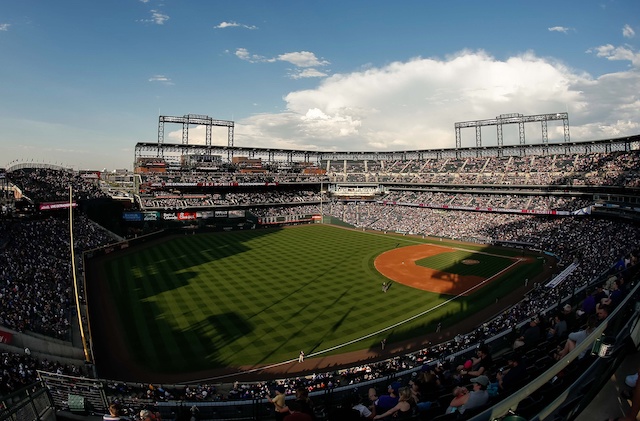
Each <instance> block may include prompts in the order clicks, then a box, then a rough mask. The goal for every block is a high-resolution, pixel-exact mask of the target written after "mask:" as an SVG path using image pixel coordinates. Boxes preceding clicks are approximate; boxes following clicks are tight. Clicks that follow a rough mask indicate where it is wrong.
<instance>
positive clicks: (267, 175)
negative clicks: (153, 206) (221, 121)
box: [141, 151, 640, 190]
mask: <svg viewBox="0 0 640 421" xmlns="http://www.w3.org/2000/svg"><path fill="white" fill-rule="evenodd" d="M318 167H319V169H322V170H326V174H325V175H324V176H320V175H317V174H301V173H299V172H295V173H294V172H290V170H289V169H287V168H283V169H279V168H278V167H277V166H274V167H269V168H268V169H267V168H265V170H264V172H261V173H253V174H245V173H239V172H229V170H228V169H227V170H225V171H216V172H203V171H190V172H177V173H176V172H168V173H145V174H141V177H142V187H143V188H144V189H145V190H154V189H166V188H169V187H171V186H173V187H177V188H180V187H189V186H197V185H200V186H202V185H206V183H210V184H218V185H224V184H229V185H230V184H234V183H235V184H237V185H243V184H246V185H248V184H251V183H257V184H265V183H319V182H321V181H325V182H329V183H341V182H366V183H389V182H395V183H412V184H418V183H433V184H451V185H463V184H466V185H483V184H486V185H501V186H508V185H513V186H516V185H540V186H542V185H597V186H625V187H639V186H640V175H639V172H638V169H639V168H640V154H639V153H638V151H627V152H612V153H588V154H585V153H571V152H569V153H567V154H564V155H559V154H555V155H532V156H503V157H498V156H490V157H461V158H447V159H442V158H424V159H407V160H399V161H377V160H363V161H351V160H335V161H323V162H320V163H319V164H318Z"/></svg>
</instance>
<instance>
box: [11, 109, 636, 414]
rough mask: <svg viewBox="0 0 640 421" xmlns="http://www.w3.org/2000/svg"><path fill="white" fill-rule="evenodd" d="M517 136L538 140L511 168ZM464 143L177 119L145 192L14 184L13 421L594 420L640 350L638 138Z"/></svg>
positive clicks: (131, 181) (112, 179) (134, 175)
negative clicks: (266, 144)
mask: <svg viewBox="0 0 640 421" xmlns="http://www.w3.org/2000/svg"><path fill="white" fill-rule="evenodd" d="M167 124H178V125H181V126H182V130H183V136H182V140H183V142H182V143H180V144H173V143H168V142H165V139H164V132H165V125H167ZM508 124H516V125H519V126H520V127H523V126H524V125H531V126H534V127H540V133H541V135H542V136H541V137H542V139H541V141H536V142H533V143H532V142H531V141H530V140H529V139H525V138H524V133H525V131H524V130H520V131H519V139H518V142H517V144H516V145H505V142H504V141H503V139H502V137H501V134H502V130H501V129H502V126H503V125H508ZM548 124H560V125H561V126H562V132H563V133H564V137H563V139H561V140H559V141H550V140H549V139H548V138H547V133H548V131H547V125H548ZM194 125H195V126H205V127H206V128H207V139H206V141H205V142H204V144H201V143H199V144H192V143H190V142H189V130H188V129H189V127H190V126H194ZM485 126H491V127H493V128H496V127H497V128H498V134H499V136H498V142H497V143H498V144H497V146H483V145H482V139H481V130H480V128H481V127H485ZM220 129H222V130H225V131H226V134H227V144H225V145H214V144H212V143H213V142H212V140H211V136H210V134H211V131H212V130H220ZM454 129H455V134H456V145H455V147H451V148H447V149H425V150H405V151H395V152H367V151H362V152H339V151H326V152H323V151H308V150H290V149H268V148H254V147H251V148H249V147H244V146H236V145H235V144H234V122H233V121H226V120H217V119H214V118H211V117H208V116H205V115H196V114H187V115H184V116H160V117H159V121H158V140H157V142H140V143H137V144H136V145H135V152H134V156H133V157H132V158H133V161H134V167H135V168H134V171H122V172H112V173H107V172H101V171H74V170H71V169H69V168H64V167H61V166H57V165H48V164H34V163H19V164H14V165H12V166H9V167H7V168H3V169H0V192H1V193H2V205H3V207H2V219H0V227H2V229H1V230H0V245H1V246H2V247H1V248H0V256H1V259H2V262H3V267H6V268H7V269H6V270H3V272H2V273H0V276H1V280H2V285H3V286H2V290H1V291H0V293H1V294H2V302H3V311H2V318H1V319H0V332H1V335H2V338H1V339H2V340H1V341H0V347H1V348H2V352H3V370H4V374H3V382H2V390H1V392H0V396H1V398H0V402H2V405H1V406H0V420H29V421H31V420H55V419H100V418H101V417H102V414H105V413H108V412H109V408H110V407H113V406H114V405H117V406H118V408H119V410H120V411H121V413H122V414H124V415H129V416H131V417H137V415H138V414H139V413H141V411H143V412H144V411H148V412H145V413H149V414H154V415H155V416H156V417H157V418H162V419H165V420H170V419H171V420H173V419H175V420H182V419H198V420H247V419H259V420H271V419H282V418H279V416H281V414H280V413H279V412H281V411H280V409H279V406H278V403H277V401H278V399H282V401H284V402H286V405H287V408H288V411H289V415H288V417H291V418H286V419H291V420H294V419H304V420H306V419H313V420H318V421H324V420H327V421H332V420H350V419H360V417H361V416H363V412H358V411H359V409H358V408H360V407H365V408H367V409H366V411H368V414H369V415H365V417H367V416H370V418H373V415H374V413H372V411H375V413H377V414H383V413H385V411H386V410H387V409H388V408H386V407H385V406H384V402H387V401H388V400H389V399H395V400H396V402H400V401H402V400H403V399H404V396H412V397H411V400H412V401H413V402H414V404H411V405H410V410H409V411H408V413H407V414H405V417H406V418H405V419H414V420H452V419H455V420H477V421H480V420H483V421H484V420H505V421H507V420H544V419H552V420H569V419H580V418H579V415H580V414H581V413H583V411H588V408H589V405H590V404H591V403H592V402H593V401H594V399H595V397H596V396H598V394H599V393H600V391H601V390H602V388H603V386H604V385H605V384H606V383H607V382H608V381H609V380H610V378H611V377H612V375H613V374H614V373H615V372H616V370H617V368H618V367H619V366H620V365H621V364H622V362H623V361H624V360H625V358H626V357H627V356H628V355H630V354H633V353H635V352H637V350H638V346H639V345H640V330H639V329H638V326H640V325H639V324H638V321H639V320H640V309H638V306H637V304H636V303H637V301H638V296H639V292H638V285H640V284H639V283H638V282H637V280H638V267H639V266H638V264H637V258H638V253H639V252H640V250H639V248H640V226H639V224H638V220H639V215H640V214H639V209H640V208H639V206H640V205H639V202H638V200H639V199H638V198H639V197H640V135H638V136H632V137H624V138H607V139H595V140H591V141H588V142H574V141H571V139H570V136H569V116H568V113H556V112H553V113H549V114H540V115H521V114H508V115H501V116H498V117H496V118H490V119H486V120H476V121H462V122H457V123H455V125H454ZM467 129H471V130H475V134H476V144H475V146H473V147H468V146H463V141H462V133H463V132H464V131H465V130H467ZM23 279H29V280H30V282H29V283H25V282H21V280H23ZM577 334H579V335H580V339H579V340H576V339H575V337H577V336H572V335H577ZM474 390H483V391H485V390H486V395H487V397H488V398H487V400H486V401H484V402H483V403H482V404H480V405H478V406H474V407H472V406H471V405H470V404H467V406H466V408H465V407H464V405H462V407H457V406H456V404H455V402H458V399H466V398H464V397H463V396H464V395H466V394H468V393H469V391H472V392H473V391H474ZM458 393H459V394H460V395H458ZM279 395H284V397H283V398H278V396H279ZM407 399H409V398H407ZM274 402H276V403H274ZM465 402H466V401H465ZM303 403H304V404H303ZM305 408H306V409H305ZM368 408H371V409H368ZM452 408H453V409H452ZM456 408H458V409H457V410H456ZM461 408H462V409H461ZM354 411H355V412H354ZM366 411H365V413H366ZM402 412H405V411H402ZM294 415H297V416H298V418H294V417H293V416H294Z"/></svg>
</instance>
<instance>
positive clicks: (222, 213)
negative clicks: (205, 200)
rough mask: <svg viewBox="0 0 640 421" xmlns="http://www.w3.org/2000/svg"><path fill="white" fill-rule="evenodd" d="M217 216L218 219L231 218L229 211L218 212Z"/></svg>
mask: <svg viewBox="0 0 640 421" xmlns="http://www.w3.org/2000/svg"><path fill="white" fill-rule="evenodd" d="M215 216H216V218H227V217H228V216H229V211H226V210H217V211H216V213H215Z"/></svg>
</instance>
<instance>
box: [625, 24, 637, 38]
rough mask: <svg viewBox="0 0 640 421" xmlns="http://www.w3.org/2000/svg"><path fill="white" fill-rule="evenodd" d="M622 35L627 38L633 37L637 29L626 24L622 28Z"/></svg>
mask: <svg viewBox="0 0 640 421" xmlns="http://www.w3.org/2000/svg"><path fill="white" fill-rule="evenodd" d="M622 36H623V37H625V38H633V37H635V36H636V31H634V30H633V28H632V27H631V26H630V25H625V26H624V27H623V28H622Z"/></svg>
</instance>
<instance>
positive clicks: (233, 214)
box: [229, 210, 244, 218]
mask: <svg viewBox="0 0 640 421" xmlns="http://www.w3.org/2000/svg"><path fill="white" fill-rule="evenodd" d="M229 218H244V211H243V210H230V211H229Z"/></svg>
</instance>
